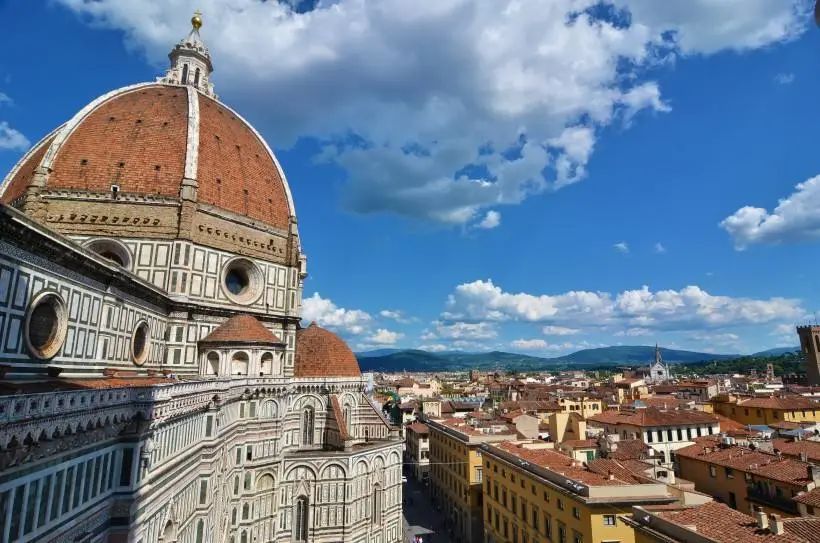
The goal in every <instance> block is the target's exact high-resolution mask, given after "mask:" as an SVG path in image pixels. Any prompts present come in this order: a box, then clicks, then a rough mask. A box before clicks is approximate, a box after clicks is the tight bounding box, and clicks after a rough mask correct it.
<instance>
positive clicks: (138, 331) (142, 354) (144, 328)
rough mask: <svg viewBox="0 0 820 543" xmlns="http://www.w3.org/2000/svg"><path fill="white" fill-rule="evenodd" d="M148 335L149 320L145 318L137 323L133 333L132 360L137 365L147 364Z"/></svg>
mask: <svg viewBox="0 0 820 543" xmlns="http://www.w3.org/2000/svg"><path fill="white" fill-rule="evenodd" d="M148 335H149V329H148V322H147V321H144V320H143V321H141V322H140V323H139V324H137V327H136V328H135V329H134V333H133V334H132V335H131V360H133V361H134V364H136V365H137V366H142V365H143V364H145V360H146V359H147V358H148Z"/></svg>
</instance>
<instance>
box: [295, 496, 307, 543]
mask: <svg viewBox="0 0 820 543" xmlns="http://www.w3.org/2000/svg"><path fill="white" fill-rule="evenodd" d="M295 514H296V518H295V519H294V522H293V539H294V540H295V541H307V535H308V499H307V497H306V496H300V497H299V498H298V499H297V500H296V513H295Z"/></svg>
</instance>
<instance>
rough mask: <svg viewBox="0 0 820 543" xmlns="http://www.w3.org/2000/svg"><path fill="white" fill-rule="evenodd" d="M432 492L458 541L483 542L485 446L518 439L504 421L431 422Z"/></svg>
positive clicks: (435, 501) (434, 501) (428, 423)
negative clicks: (483, 446)
mask: <svg viewBox="0 0 820 543" xmlns="http://www.w3.org/2000/svg"><path fill="white" fill-rule="evenodd" d="M427 426H428V428H429V431H430V490H431V493H432V498H433V505H434V507H436V508H437V509H439V510H441V511H442V513H443V515H444V517H445V518H447V519H448V520H449V522H450V526H451V530H452V532H453V534H452V538H453V539H454V540H455V541H463V542H465V543H479V542H481V541H483V527H482V504H483V496H482V493H481V485H482V482H483V480H484V473H483V464H482V456H483V454H482V449H481V445H483V444H486V443H496V442H500V441H507V440H511V439H516V437H517V432H516V429H515V427H514V426H512V425H508V424H506V423H504V422H503V421H484V420H481V421H479V420H477V419H469V420H467V419H461V418H449V419H440V420H429V421H428V422H427Z"/></svg>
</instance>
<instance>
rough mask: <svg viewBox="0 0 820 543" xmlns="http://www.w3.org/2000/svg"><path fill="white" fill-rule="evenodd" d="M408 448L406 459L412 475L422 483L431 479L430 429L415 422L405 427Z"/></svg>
mask: <svg viewBox="0 0 820 543" xmlns="http://www.w3.org/2000/svg"><path fill="white" fill-rule="evenodd" d="M405 436H406V442H407V448H406V449H405V451H404V452H405V458H406V462H407V465H408V466H409V468H410V473H411V474H412V475H413V477H414V478H415V479H416V480H417V481H420V482H423V481H426V480H427V479H428V478H429V477H430V429H429V428H428V427H427V425H426V424H423V423H421V422H414V423H413V424H408V425H407V426H406V427H405Z"/></svg>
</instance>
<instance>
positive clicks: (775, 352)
mask: <svg viewBox="0 0 820 543" xmlns="http://www.w3.org/2000/svg"><path fill="white" fill-rule="evenodd" d="M799 350H800V347H799V346H798V345H795V346H794V347H775V348H774V349H766V350H765V351H760V352H757V353H754V354H753V355H752V356H780V355H781V354H786V353H793V352H795V351H799Z"/></svg>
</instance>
